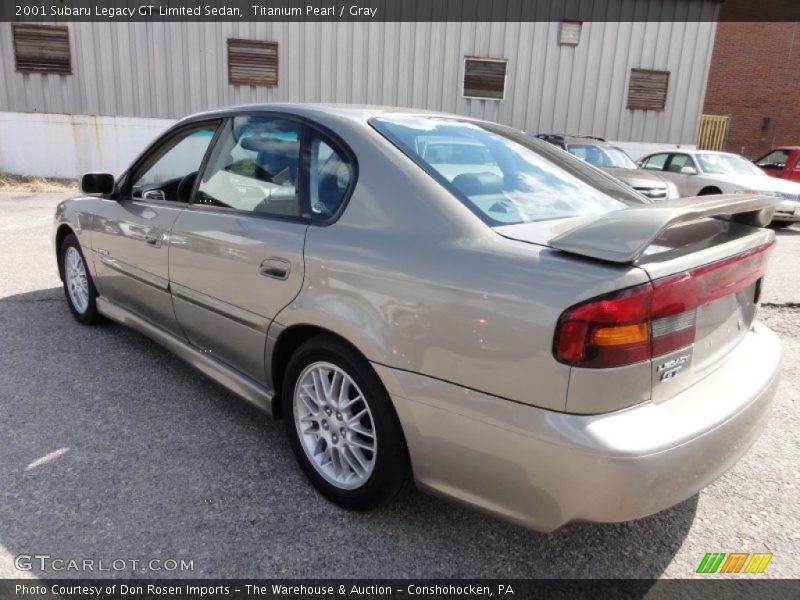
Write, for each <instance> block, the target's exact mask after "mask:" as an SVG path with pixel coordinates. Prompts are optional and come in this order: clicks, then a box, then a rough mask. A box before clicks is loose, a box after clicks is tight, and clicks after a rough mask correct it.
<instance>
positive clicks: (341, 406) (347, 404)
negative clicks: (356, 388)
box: [339, 394, 364, 410]
mask: <svg viewBox="0 0 800 600" xmlns="http://www.w3.org/2000/svg"><path fill="white" fill-rule="evenodd" d="M359 400H361V401H363V400H364V398H363V396H362V395H361V394H358V395H357V396H356V397H355V398H352V399H350V400H348V401H347V402H345V403H344V404H342V405H340V406H339V410H345V409H347V408H349V407H351V406H353V404H355V403H356V402H358V401H359Z"/></svg>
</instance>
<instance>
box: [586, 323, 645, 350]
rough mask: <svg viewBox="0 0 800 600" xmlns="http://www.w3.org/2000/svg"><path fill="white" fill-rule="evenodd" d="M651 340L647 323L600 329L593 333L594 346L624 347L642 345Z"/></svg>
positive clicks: (592, 341)
mask: <svg viewBox="0 0 800 600" xmlns="http://www.w3.org/2000/svg"><path fill="white" fill-rule="evenodd" d="M649 339H650V332H649V330H648V326H647V323H636V324H635V325H619V326H617V327H598V328H597V329H595V330H594V331H592V338H591V343H592V345H594V346H622V345H624V344H640V343H642V342H647V341H648V340H649Z"/></svg>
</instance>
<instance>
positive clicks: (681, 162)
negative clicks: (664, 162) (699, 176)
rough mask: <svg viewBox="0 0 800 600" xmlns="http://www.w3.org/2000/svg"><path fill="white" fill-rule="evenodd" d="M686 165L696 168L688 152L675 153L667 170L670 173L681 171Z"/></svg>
mask: <svg viewBox="0 0 800 600" xmlns="http://www.w3.org/2000/svg"><path fill="white" fill-rule="evenodd" d="M684 167H692V168H694V165H693V164H692V159H691V157H690V156H689V155H688V154H673V155H672V160H670V161H669V167H668V168H667V170H668V171H669V172H670V173H680V172H681V169H683V168H684Z"/></svg>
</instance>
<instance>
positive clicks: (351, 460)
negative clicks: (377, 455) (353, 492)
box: [342, 448, 368, 477]
mask: <svg viewBox="0 0 800 600" xmlns="http://www.w3.org/2000/svg"><path fill="white" fill-rule="evenodd" d="M351 455H354V453H353V451H352V450H351V449H350V448H345V449H344V450H343V451H342V456H344V459H345V461H347V464H348V466H349V467H350V470H351V471H353V473H354V474H355V475H356V476H359V477H360V476H361V473H363V472H364V471H366V470H367V466H368V465H367V464H365V463H362V462H361V461H360V460H358V457H355V456H351Z"/></svg>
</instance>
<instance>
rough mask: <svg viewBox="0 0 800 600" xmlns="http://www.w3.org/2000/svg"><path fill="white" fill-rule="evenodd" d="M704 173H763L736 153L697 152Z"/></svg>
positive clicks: (696, 155) (696, 156)
mask: <svg viewBox="0 0 800 600" xmlns="http://www.w3.org/2000/svg"><path fill="white" fill-rule="evenodd" d="M695 158H696V159H697V162H698V163H699V164H700V169H702V171H703V173H708V174H710V175H763V174H764V173H763V172H762V171H761V169H759V168H758V167H756V166H755V165H754V164H753V163H751V162H750V161H749V160H746V159H744V158H742V157H741V156H736V155H735V154H710V153H700V154H695Z"/></svg>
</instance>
